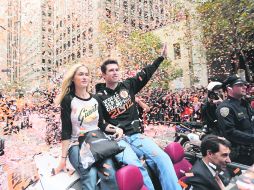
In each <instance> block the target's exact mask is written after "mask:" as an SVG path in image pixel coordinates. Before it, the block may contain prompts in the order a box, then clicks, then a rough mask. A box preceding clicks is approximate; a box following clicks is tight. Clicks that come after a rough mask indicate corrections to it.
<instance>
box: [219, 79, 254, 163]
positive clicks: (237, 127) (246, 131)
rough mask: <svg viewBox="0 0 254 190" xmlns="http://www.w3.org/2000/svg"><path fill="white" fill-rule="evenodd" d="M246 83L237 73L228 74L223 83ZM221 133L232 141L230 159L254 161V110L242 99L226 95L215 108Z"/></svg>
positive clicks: (242, 161)
mask: <svg viewBox="0 0 254 190" xmlns="http://www.w3.org/2000/svg"><path fill="white" fill-rule="evenodd" d="M240 83H246V82H245V81H243V80H241V79H240V78H239V77H238V76H237V75H233V76H230V77H229V78H228V79H227V80H226V82H225V85H229V86H233V85H235V84H240ZM216 115H217V117H218V125H219V127H220V129H221V132H222V134H223V135H224V137H226V138H227V139H228V140H229V141H230V142H231V143H232V147H233V150H232V153H233V154H232V161H236V162H240V163H243V164H247V165H251V164H253V163H254V148H253V147H254V111H253V110H252V109H251V107H250V104H249V103H248V102H247V101H246V100H244V99H241V100H238V99H235V98H233V97H228V99H226V100H224V101H223V102H222V103H221V104H220V105H219V106H218V108H217V109H216Z"/></svg>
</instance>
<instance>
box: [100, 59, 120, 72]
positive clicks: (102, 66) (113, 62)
mask: <svg viewBox="0 0 254 190" xmlns="http://www.w3.org/2000/svg"><path fill="white" fill-rule="evenodd" d="M109 64H116V65H118V62H117V61H116V60H113V59H108V60H106V61H104V62H103V63H102V65H101V72H102V73H104V74H105V73H106V70H107V65H109Z"/></svg>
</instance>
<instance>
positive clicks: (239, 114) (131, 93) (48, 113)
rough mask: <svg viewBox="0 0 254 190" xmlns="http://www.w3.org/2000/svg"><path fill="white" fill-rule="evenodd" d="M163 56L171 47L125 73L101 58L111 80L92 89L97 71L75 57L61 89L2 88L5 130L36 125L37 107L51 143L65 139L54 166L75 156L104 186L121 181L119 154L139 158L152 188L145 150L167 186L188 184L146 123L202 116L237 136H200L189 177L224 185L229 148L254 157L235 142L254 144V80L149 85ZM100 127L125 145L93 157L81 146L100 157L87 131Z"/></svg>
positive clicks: (89, 178)
mask: <svg viewBox="0 0 254 190" xmlns="http://www.w3.org/2000/svg"><path fill="white" fill-rule="evenodd" d="M164 57H166V49H165V48H164V49H163V51H162V54H161V56H160V57H158V58H157V59H156V60H155V61H154V62H153V63H152V64H150V65H147V66H146V67H144V68H143V69H142V70H140V72H138V73H136V75H135V76H132V77H126V79H124V80H120V72H119V65H118V62H117V61H116V60H107V61H105V62H104V63H103V64H102V66H101V72H102V78H103V79H104V83H98V84H96V85H94V87H95V90H94V91H93V92H94V94H92V93H91V92H90V91H89V90H90V85H91V84H93V83H91V75H90V71H89V69H88V68H87V67H86V66H85V65H84V64H76V65H73V67H72V68H71V69H70V70H69V71H68V72H67V74H66V76H65V78H63V81H62V89H61V91H60V90H59V89H57V88H51V90H39V89H38V90H36V91H34V92H33V93H32V94H30V98H32V99H34V100H36V104H33V103H31V102H30V104H28V103H27V102H24V98H23V97H20V98H16V99H15V98H12V97H8V96H7V95H5V94H1V96H0V105H1V109H0V122H1V126H0V127H1V130H2V134H3V135H11V134H13V133H16V134H17V133H19V131H20V130H21V129H24V128H31V127H33V126H32V125H31V123H30V122H29V117H30V115H31V114H32V113H37V114H38V115H39V117H41V118H44V119H45V122H46V126H45V129H44V130H45V142H46V143H47V144H48V145H54V144H58V143H60V142H61V143H62V153H61V156H60V163H59V165H58V167H57V168H55V169H54V172H53V173H54V174H57V173H59V172H61V171H65V169H66V160H67V158H68V159H69V160H70V162H71V164H72V166H73V167H74V168H75V170H76V171H77V172H78V173H79V175H80V179H81V184H82V189H91V190H93V189H95V187H96V185H97V181H98V179H97V176H100V179H101V183H100V185H101V188H102V189H117V182H116V179H115V178H114V176H115V171H116V169H115V166H114V164H113V160H116V161H117V163H119V164H124V165H128V164H132V165H135V166H137V167H138V168H139V169H140V171H141V174H142V176H143V178H144V184H145V185H146V186H147V188H148V189H155V187H154V185H153V183H152V180H151V178H150V176H149V175H148V172H147V170H146V168H145V167H144V166H143V164H142V162H141V160H140V158H144V159H145V160H146V163H147V164H148V165H149V167H150V168H151V169H152V171H153V172H154V173H155V174H156V175H157V176H158V177H159V181H160V185H161V187H162V189H181V187H180V185H179V183H178V179H177V176H176V175H175V172H174V167H173V164H172V162H171V159H170V157H168V155H166V153H165V152H164V151H163V150H162V149H161V148H160V147H159V146H158V145H157V144H156V143H155V142H154V141H153V140H151V139H149V138H147V137H146V136H144V135H142V134H141V133H143V129H142V128H143V127H144V126H145V127H146V126H148V125H152V126H154V125H158V126H160V125H170V123H171V122H185V121H198V122H203V124H204V125H208V126H209V128H210V129H211V131H210V132H211V133H213V134H214V135H218V136H223V137H226V138H227V139H228V140H229V141H230V142H229V141H227V140H225V139H224V138H223V139H220V138H221V137H218V136H208V137H207V138H206V137H205V139H204V140H203V141H202V144H201V151H202V156H203V158H202V160H201V161H200V160H199V161H198V162H197V163H196V164H195V165H194V166H193V169H192V171H193V173H194V174H195V175H194V177H192V178H189V179H188V180H187V181H186V183H187V184H188V185H189V187H190V188H192V189H209V188H210V185H209V183H211V185H214V184H215V187H214V188H213V189H218V190H219V189H224V188H225V185H226V184H225V183H224V184H223V182H222V180H220V179H219V178H216V177H217V176H216V175H217V173H216V172H217V171H213V170H214V169H213V165H215V166H217V167H219V169H220V170H222V171H224V169H225V166H226V165H227V163H230V162H231V160H230V159H231V158H229V155H230V154H232V153H237V154H238V155H236V157H237V159H236V160H237V161H239V162H242V163H244V164H248V165H251V164H253V159H254V152H253V150H254V149H251V150H250V152H247V153H248V154H249V153H250V158H252V159H251V160H250V159H249V157H248V158H247V159H246V155H245V157H242V156H244V155H242V154H241V153H239V150H238V152H235V150H236V149H239V146H236V145H239V144H241V146H240V148H242V147H245V146H246V145H248V148H249V147H252V144H253V143H252V142H253V140H254V136H253V133H254V132H253V131H254V129H253V123H254V113H253V104H254V103H253V102H254V100H253V93H254V89H253V86H250V87H248V89H247V84H246V82H245V81H244V80H242V79H241V78H240V77H239V76H237V75H234V76H230V77H228V78H227V80H226V81H224V82H223V83H221V82H212V83H209V85H208V87H206V88H205V87H202V88H191V89H181V90H177V91H172V90H168V89H166V90H165V89H162V88H156V89H150V88H144V87H145V86H146V84H147V83H148V81H149V80H150V79H151V78H152V76H153V73H154V72H155V71H156V70H157V69H158V67H159V65H160V63H161V62H162V61H163V60H164ZM141 89H142V91H141ZM55 100H56V101H55ZM250 106H252V108H251V107H250ZM137 108H139V109H137ZM138 110H139V112H138ZM140 113H143V114H140ZM140 120H142V121H143V123H142V124H141V122H140ZM142 125H143V126H142ZM241 126H243V128H240V127H241ZM96 131H103V132H106V133H109V134H110V138H111V140H112V139H113V140H114V141H116V142H117V144H118V146H119V147H124V150H122V152H120V153H117V154H114V155H113V154H112V155H111V156H110V157H108V159H106V160H104V161H103V162H101V163H100V164H95V165H94V164H93V162H92V161H91V160H87V159H86V158H83V157H81V155H80V152H83V153H84V155H88V154H89V155H90V156H91V157H90V158H91V159H94V158H93V155H92V152H89V150H90V148H91V146H92V145H91V144H90V145H89V146H88V144H85V145H84V146H83V144H80V137H81V136H87V135H88V134H92V136H94V134H96ZM90 132H91V133H90ZM204 144H205V145H204ZM231 145H232V147H231ZM249 145H251V146H249ZM210 146H211V147H210ZM105 147H106V146H105ZM209 147H210V148H209ZM231 150H232V151H231ZM243 150H246V149H243ZM248 150H249V149H248ZM240 152H241V151H240ZM244 152H245V153H246V151H244ZM223 155H224V156H223ZM80 158H81V159H80ZM239 159H240V160H239ZM100 161H101V160H100ZM245 161H246V162H245ZM248 161H250V162H248ZM247 162H248V163H247ZM211 164H212V165H211ZM85 166H86V167H85ZM207 169H208V170H207ZM215 169H216V167H215ZM201 171H203V174H204V173H207V172H208V173H209V174H210V173H211V174H212V177H213V178H214V180H210V181H209V180H208V181H207V182H206V181H205V180H207V179H201V178H198V177H197V176H199V175H200V172H201ZM203 174H202V172H201V175H203ZM207 175H208V174H207ZM207 175H203V176H207ZM214 182H216V183H214ZM201 187H202V188H201Z"/></svg>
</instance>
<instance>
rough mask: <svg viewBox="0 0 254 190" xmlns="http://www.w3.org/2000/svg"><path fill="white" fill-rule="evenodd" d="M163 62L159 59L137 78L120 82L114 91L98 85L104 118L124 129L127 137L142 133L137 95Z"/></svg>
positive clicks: (104, 85) (103, 85)
mask: <svg viewBox="0 0 254 190" xmlns="http://www.w3.org/2000/svg"><path fill="white" fill-rule="evenodd" d="M163 60H164V58H163V57H158V58H157V59H156V60H155V61H154V62H153V63H152V64H150V65H148V66H146V67H145V68H143V69H142V70H141V71H140V72H139V73H137V75H136V76H135V77H132V78H128V79H126V80H124V81H123V82H119V83H118V85H117V87H116V88H115V89H114V90H112V89H110V88H107V87H106V84H105V83H100V84H97V85H96V92H97V94H98V97H99V100H100V101H99V103H100V104H101V109H102V113H103V118H104V119H105V121H106V122H107V123H110V124H112V125H114V126H118V127H120V128H122V129H123V131H124V134H126V135H132V134H135V133H140V132H141V129H140V122H139V116H138V110H137V106H136V104H135V94H137V93H138V92H139V91H140V90H141V89H142V88H143V87H144V86H145V85H146V84H147V82H148V81H149V80H150V79H151V77H152V75H153V74H154V72H155V71H156V69H157V68H158V67H159V65H160V63H161V62H162V61H163Z"/></svg>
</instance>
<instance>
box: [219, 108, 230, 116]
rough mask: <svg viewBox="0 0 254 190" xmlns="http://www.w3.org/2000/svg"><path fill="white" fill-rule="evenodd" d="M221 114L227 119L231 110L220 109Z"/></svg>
mask: <svg viewBox="0 0 254 190" xmlns="http://www.w3.org/2000/svg"><path fill="white" fill-rule="evenodd" d="M220 114H221V116H222V117H227V116H228V114H229V108H227V107H223V108H221V109H220Z"/></svg>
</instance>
